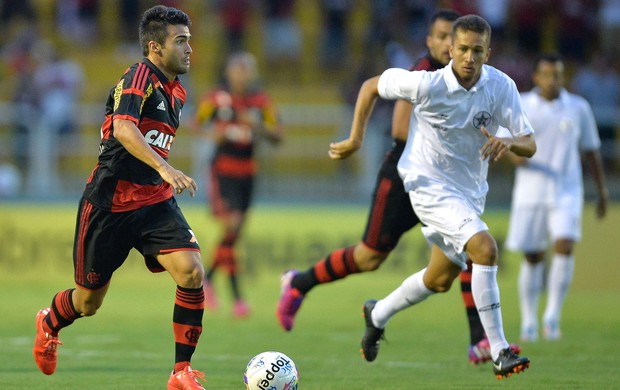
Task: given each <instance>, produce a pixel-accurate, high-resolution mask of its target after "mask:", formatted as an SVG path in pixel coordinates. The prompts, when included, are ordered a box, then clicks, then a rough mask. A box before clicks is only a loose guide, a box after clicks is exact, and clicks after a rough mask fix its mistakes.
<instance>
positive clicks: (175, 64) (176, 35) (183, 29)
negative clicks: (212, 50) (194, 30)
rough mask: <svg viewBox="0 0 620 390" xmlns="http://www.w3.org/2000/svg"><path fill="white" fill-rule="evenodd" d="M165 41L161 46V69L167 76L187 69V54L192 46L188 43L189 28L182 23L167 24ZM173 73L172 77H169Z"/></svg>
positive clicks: (184, 71) (190, 51)
mask: <svg viewBox="0 0 620 390" xmlns="http://www.w3.org/2000/svg"><path fill="white" fill-rule="evenodd" d="M167 29H168V35H167V37H166V42H165V44H164V45H163V46H161V53H160V56H161V63H162V65H163V67H164V69H163V71H164V73H165V74H166V76H168V77H169V78H174V77H175V76H176V75H179V74H184V73H187V72H188V71H189V64H190V63H189V55H190V54H191V53H192V48H191V46H190V45H189V39H190V37H191V34H190V33H189V28H188V27H187V26H184V25H182V24H177V25H173V26H168V27H167ZM171 75H173V76H172V77H170V76H171Z"/></svg>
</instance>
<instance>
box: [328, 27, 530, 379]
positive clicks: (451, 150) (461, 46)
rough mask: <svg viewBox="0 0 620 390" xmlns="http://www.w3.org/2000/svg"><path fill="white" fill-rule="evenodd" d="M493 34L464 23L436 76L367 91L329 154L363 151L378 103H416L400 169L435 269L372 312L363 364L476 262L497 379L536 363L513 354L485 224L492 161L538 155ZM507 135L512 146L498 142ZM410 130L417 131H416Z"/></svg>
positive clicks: (479, 303) (385, 81)
mask: <svg viewBox="0 0 620 390" xmlns="http://www.w3.org/2000/svg"><path fill="white" fill-rule="evenodd" d="M490 39H491V27H490V26H489V24H488V23H487V22H486V21H485V20H484V19H482V18H481V17H479V16H476V15H467V16H463V17H461V18H459V19H457V20H456V21H455V22H454V24H453V27H452V46H451V47H450V56H451V57H452V60H451V61H450V63H449V64H448V65H447V66H446V67H445V68H443V69H439V70H437V71H436V72H426V71H413V72H408V71H406V70H403V69H388V70H386V71H385V72H384V73H383V74H382V75H381V76H376V77H373V78H370V79H368V80H366V81H365V82H364V84H363V85H362V88H361V90H360V92H359V95H358V98H357V102H356V106H355V112H354V117H353V123H352V128H351V134H350V136H349V138H348V139H346V140H344V141H341V142H337V143H333V144H332V145H330V152H329V153H330V156H331V157H332V158H334V159H340V158H346V157H348V156H349V155H351V154H352V153H354V152H355V151H356V150H358V149H359V148H360V146H361V144H362V141H363V137H364V132H365V127H366V122H367V119H368V117H369V115H370V113H371V111H372V107H373V104H374V102H375V100H376V98H377V96H381V97H382V98H385V99H403V100H407V101H410V102H411V103H413V104H414V107H415V108H414V115H415V123H417V130H416V131H414V132H412V133H413V134H410V136H409V138H408V140H407V145H406V147H405V151H404V153H403V155H402V157H401V159H400V161H399V164H398V168H399V173H400V176H401V177H402V178H403V181H404V185H405V189H406V191H407V192H408V193H409V197H410V200H411V204H412V206H413V209H414V210H415V212H416V214H417V215H418V217H419V218H420V220H421V221H422V223H423V224H424V225H425V227H424V228H423V229H422V231H423V233H424V235H425V236H426V238H427V240H428V241H429V242H430V243H431V244H432V248H431V257H430V260H429V263H428V266H427V267H426V268H424V269H423V270H421V271H419V272H417V273H415V274H414V275H412V276H410V277H409V278H408V279H406V280H405V281H404V282H403V283H402V284H401V286H400V287H398V288H397V289H396V290H394V291H393V292H392V293H391V294H389V295H388V296H387V297H386V298H384V299H382V300H379V301H374V300H369V301H367V302H366V303H365V304H364V317H365V323H366V331H365V333H364V336H363V338H362V343H361V344H362V352H363V355H364V358H365V359H366V360H368V361H373V360H374V359H375V358H376V356H377V354H378V351H379V342H380V340H381V338H382V336H383V332H384V328H385V326H386V324H387V322H388V320H389V319H390V318H391V317H392V316H393V315H395V314H396V313H397V312H399V311H401V310H403V309H405V308H407V307H410V306H412V305H415V304H417V303H419V302H421V301H423V300H425V299H426V298H427V297H429V296H430V295H432V294H434V293H437V292H445V291H448V289H449V288H450V286H451V284H452V282H453V281H454V279H455V278H456V277H458V276H459V273H460V272H461V270H462V269H463V267H464V266H465V260H466V258H467V256H469V258H470V259H472V261H473V269H472V281H471V288H472V294H473V297H474V302H475V304H476V307H477V308H478V312H479V314H480V320H481V322H482V325H483V327H484V330H485V332H486V334H487V336H488V338H489V342H490V346H491V355H492V357H493V371H494V373H495V375H496V376H497V377H498V378H502V377H507V376H510V375H511V374H512V373H514V372H521V371H523V370H524V369H526V368H527V367H528V366H529V359H527V358H525V357H520V356H518V355H517V354H515V353H514V352H512V351H511V350H510V348H509V344H508V342H507V341H506V338H505V337H504V331H503V325H502V315H501V309H500V299H499V288H498V285H497V256H498V250H497V244H496V242H495V239H494V238H493V237H492V236H491V235H490V234H489V232H488V227H487V225H486V224H485V223H484V222H483V221H482V220H481V219H480V215H481V214H482V211H483V209H484V204H485V198H486V194H487V191H488V185H487V181H486V178H487V171H488V164H489V161H496V160H498V159H499V158H501V157H502V156H503V155H504V154H506V152H507V151H512V152H513V153H515V154H516V155H518V156H524V157H530V156H532V155H533V154H534V152H535V151H536V143H535V141H534V136H533V130H532V127H531V125H530V123H529V121H528V120H527V118H526V116H525V114H524V112H523V109H522V107H521V99H520V97H519V93H518V92H517V88H516V86H515V83H514V82H513V81H512V80H511V79H510V78H509V77H508V76H506V75H505V74H504V73H502V72H500V71H498V70H497V69H495V68H493V67H491V66H488V65H485V63H486V62H487V60H488V58H489V54H490V49H489V43H490ZM498 126H503V127H505V128H507V129H509V131H510V133H511V137H505V138H499V137H496V136H495V133H496V132H497V129H498ZM410 131H411V130H410Z"/></svg>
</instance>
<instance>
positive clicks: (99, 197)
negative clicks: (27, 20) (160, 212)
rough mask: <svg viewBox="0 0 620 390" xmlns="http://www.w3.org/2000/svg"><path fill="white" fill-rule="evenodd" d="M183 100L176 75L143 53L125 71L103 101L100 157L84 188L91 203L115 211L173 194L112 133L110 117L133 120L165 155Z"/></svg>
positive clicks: (159, 151) (159, 152)
mask: <svg viewBox="0 0 620 390" xmlns="http://www.w3.org/2000/svg"><path fill="white" fill-rule="evenodd" d="M185 99H186V91H185V88H183V86H182V85H181V83H180V82H179V80H178V78H175V79H174V80H168V79H167V78H166V76H164V74H163V73H162V72H161V71H160V70H159V69H158V68H157V67H156V66H155V65H154V64H153V63H152V62H151V61H149V60H148V59H146V58H144V59H143V60H142V62H139V63H137V64H134V65H132V66H131V67H129V68H128V69H127V70H126V71H125V74H124V75H123V76H122V77H121V78H120V80H119V81H118V83H117V84H116V86H115V87H114V88H112V89H111V91H110V94H109V96H108V99H107V102H106V111H105V121H104V122H103V125H102V126H101V143H100V146H99V161H98V163H97V165H96V166H95V169H94V170H93V172H92V173H91V175H90V177H89V179H88V182H87V183H86V188H85V189H84V197H85V198H86V199H87V200H88V201H89V202H90V203H92V204H93V205H95V206H96V207H99V208H102V209H105V210H110V211H113V212H117V211H129V210H135V209H138V208H140V207H143V206H147V205H151V204H155V203H159V202H161V201H164V200H166V199H169V198H171V197H172V188H171V186H170V184H168V183H166V182H164V181H163V179H162V178H161V176H160V175H159V173H158V172H157V171H156V170H154V169H153V168H151V167H150V166H148V165H147V164H145V163H143V162H142V161H140V160H138V159H137V158H136V157H134V156H133V155H131V154H130V153H129V152H128V151H127V150H126V149H125V148H124V147H123V145H122V144H121V143H120V142H119V141H118V140H117V139H116V138H115V137H114V127H113V120H114V119H125V120H129V121H132V122H134V123H135V124H136V126H137V127H138V129H139V130H140V132H141V133H142V135H143V136H144V138H145V139H146V142H147V143H148V144H149V145H150V146H151V148H153V150H155V151H156V152H157V153H158V154H159V155H160V156H161V157H162V158H164V159H166V160H167V159H168V153H169V152H170V147H171V146H172V143H173V141H174V137H175V136H176V130H177V128H178V127H179V120H180V117H181V109H182V108H183V105H184V104H185Z"/></svg>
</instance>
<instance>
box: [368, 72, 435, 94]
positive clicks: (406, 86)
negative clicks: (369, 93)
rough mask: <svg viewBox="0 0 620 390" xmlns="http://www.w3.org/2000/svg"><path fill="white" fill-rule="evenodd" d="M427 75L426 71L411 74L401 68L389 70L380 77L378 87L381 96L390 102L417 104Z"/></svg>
mask: <svg viewBox="0 0 620 390" xmlns="http://www.w3.org/2000/svg"><path fill="white" fill-rule="evenodd" d="M425 74H426V72H425V71H413V72H410V71H407V70H405V69H400V68H391V69H388V70H386V71H385V72H383V74H381V77H379V84H378V86H377V87H378V90H379V96H381V97H382V98H384V99H388V100H394V99H402V100H407V101H410V102H411V103H416V102H417V100H418V96H419V92H420V91H419V89H420V85H421V83H422V81H423V79H424V75H425Z"/></svg>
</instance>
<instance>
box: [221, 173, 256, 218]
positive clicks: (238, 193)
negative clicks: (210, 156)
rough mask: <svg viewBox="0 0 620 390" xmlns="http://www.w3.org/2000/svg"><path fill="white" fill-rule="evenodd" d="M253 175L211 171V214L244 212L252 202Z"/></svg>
mask: <svg viewBox="0 0 620 390" xmlns="http://www.w3.org/2000/svg"><path fill="white" fill-rule="evenodd" d="M253 189H254V176H243V177H232V176H224V175H218V174H217V173H215V172H213V171H212V172H211V193H210V195H211V196H210V203H211V209H212V210H213V214H214V215H216V216H219V215H226V214H229V213H231V212H233V211H238V212H241V213H245V212H246V211H247V209H248V208H249V207H250V203H251V202H252V193H253Z"/></svg>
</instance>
